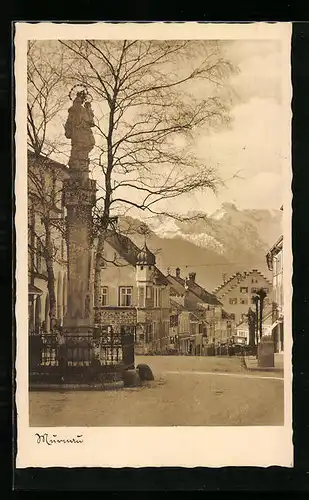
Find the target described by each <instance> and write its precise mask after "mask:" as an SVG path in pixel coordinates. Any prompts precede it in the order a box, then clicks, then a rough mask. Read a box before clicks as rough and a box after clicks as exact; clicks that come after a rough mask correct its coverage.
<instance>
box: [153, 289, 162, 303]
mask: <svg viewBox="0 0 309 500" xmlns="http://www.w3.org/2000/svg"><path fill="white" fill-rule="evenodd" d="M154 306H155V307H160V306H161V290H160V288H155V303H154Z"/></svg>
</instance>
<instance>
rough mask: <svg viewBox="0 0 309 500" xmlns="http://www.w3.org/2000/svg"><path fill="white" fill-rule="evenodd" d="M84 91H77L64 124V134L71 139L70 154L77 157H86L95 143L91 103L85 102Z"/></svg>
mask: <svg viewBox="0 0 309 500" xmlns="http://www.w3.org/2000/svg"><path fill="white" fill-rule="evenodd" d="M85 98H86V93H85V92H84V91H81V92H78V93H77V95H76V97H75V99H74V101H73V105H72V106H71V107H70V109H69V116H68V119H67V122H66V124H65V127H64V128H65V136H66V137H67V139H71V143H72V153H71V156H72V157H74V158H76V159H78V158H80V159H83V158H88V154H89V153H90V151H91V150H92V149H93V147H94V145H95V140H94V135H93V132H92V130H91V128H92V127H94V126H95V123H94V114H93V111H92V109H91V104H90V103H89V102H85V104H84V101H85Z"/></svg>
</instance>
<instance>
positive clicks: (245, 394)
mask: <svg viewBox="0 0 309 500" xmlns="http://www.w3.org/2000/svg"><path fill="white" fill-rule="evenodd" d="M139 363H147V364H148V365H149V366H150V367H151V368H152V370H153V373H154V376H155V381H153V382H148V383H147V384H146V385H144V386H143V387H141V388H136V389H129V388H126V389H122V390H118V391H88V392H84V391H77V392H73V391H72V392H30V393H29V406H30V408H29V412H30V425H31V426H60V427H61V426H77V427H79V426H97V427H100V426H126V425H130V426H186V425H188V426H189V425H201V426H211V425H213V426H220V425H230V426H235V425H243V426H248V425H283V423H284V417H283V414H284V391H283V373H282V371H281V370H273V371H271V372H261V371H250V372H249V371H245V370H244V369H243V368H242V367H241V365H240V360H239V359H237V358H218V357H191V356H188V357H181V356H147V357H146V356H145V357H143V356H139V357H137V358H136V365H137V364H139Z"/></svg>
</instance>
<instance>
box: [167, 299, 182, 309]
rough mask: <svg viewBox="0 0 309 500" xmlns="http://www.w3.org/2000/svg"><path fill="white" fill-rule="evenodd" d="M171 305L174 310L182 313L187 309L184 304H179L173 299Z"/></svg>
mask: <svg viewBox="0 0 309 500" xmlns="http://www.w3.org/2000/svg"><path fill="white" fill-rule="evenodd" d="M170 305H171V308H172V309H179V310H181V311H183V310H184V309H185V307H184V306H183V305H182V304H179V303H178V302H176V301H175V300H173V299H171V298H170Z"/></svg>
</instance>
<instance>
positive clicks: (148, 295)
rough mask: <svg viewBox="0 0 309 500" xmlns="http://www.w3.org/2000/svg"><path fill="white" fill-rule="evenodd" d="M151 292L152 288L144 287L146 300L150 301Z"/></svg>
mask: <svg viewBox="0 0 309 500" xmlns="http://www.w3.org/2000/svg"><path fill="white" fill-rule="evenodd" d="M151 291H152V287H151V286H146V299H151Z"/></svg>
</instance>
